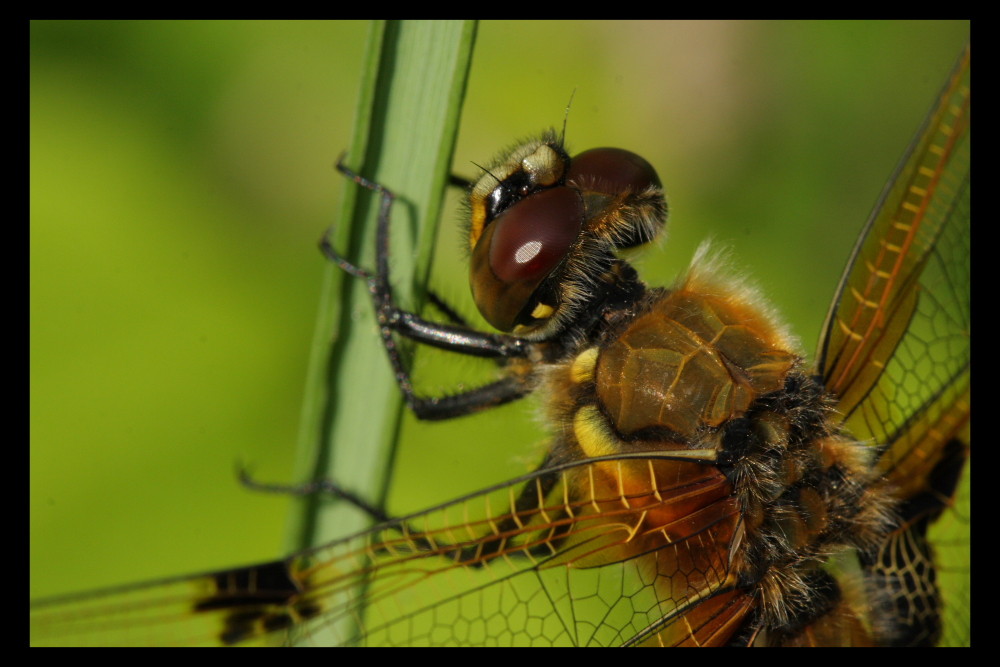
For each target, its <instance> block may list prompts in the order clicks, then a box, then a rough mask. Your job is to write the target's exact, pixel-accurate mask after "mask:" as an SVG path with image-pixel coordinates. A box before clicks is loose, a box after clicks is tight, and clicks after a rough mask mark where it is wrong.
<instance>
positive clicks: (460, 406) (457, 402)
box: [320, 161, 529, 420]
mask: <svg viewBox="0 0 1000 667" xmlns="http://www.w3.org/2000/svg"><path fill="white" fill-rule="evenodd" d="M337 170H338V171H340V172H341V173H343V174H344V175H345V176H347V177H348V178H350V179H351V180H353V181H354V182H355V183H357V184H358V185H360V186H362V187H364V188H366V189H369V190H371V191H373V192H376V193H378V194H379V212H378V221H377V226H376V243H375V246H376V251H375V252H376V257H375V265H376V270H375V271H374V272H372V271H369V270H367V269H364V268H362V267H360V266H357V265H356V264H354V263H353V262H351V261H350V260H348V259H347V258H346V257H344V256H343V255H341V254H340V253H339V252H337V250H336V249H335V248H334V247H333V243H332V241H331V236H332V231H333V228H332V227H331V228H330V229H329V230H327V233H326V234H324V236H323V238H322V240H321V241H320V249H321V250H322V252H323V254H324V255H325V256H326V257H327V258H329V259H330V260H331V261H332V262H334V263H335V264H337V266H339V267H340V268H341V269H343V270H344V271H346V272H347V273H349V274H351V275H353V276H355V277H357V278H361V279H363V280H364V281H365V283H366V285H367V288H368V292H369V293H370V294H371V296H372V302H373V303H374V305H375V312H376V318H377V320H378V324H379V334H380V335H381V337H382V344H383V346H384V347H385V349H386V354H387V355H388V357H389V362H390V364H391V366H392V369H393V375H394V376H395V378H396V382H397V384H398V385H399V388H400V390H401V391H402V392H403V396H404V398H405V400H406V403H407V405H408V406H409V407H410V409H411V410H413V412H414V414H416V416H417V417H418V418H420V419H427V420H436V419H450V418H453V417H458V416H462V415H466V414H471V413H473V412H477V411H479V410H483V409H486V408H490V407H494V406H496V405H501V404H503V403H507V402H509V401H513V400H516V399H518V398H520V397H522V396H524V395H525V394H527V393H528V392H529V387H528V386H527V385H526V383H525V381H524V380H523V379H522V378H519V377H514V376H506V377H503V378H501V379H500V380H497V381H495V382H492V383H489V384H486V385H484V386H482V387H477V388H474V389H470V390H464V391H461V392H458V393H455V394H452V395H448V396H443V397H421V396H417V395H416V392H415V391H414V389H413V384H412V380H411V377H410V373H409V370H408V369H407V368H406V366H405V364H404V363H403V360H402V356H401V355H400V352H399V349H398V347H397V344H396V341H395V339H394V337H393V332H396V333H399V334H400V335H402V336H405V337H407V338H410V339H411V340H414V341H416V342H418V343H424V344H426V345H432V346H434V347H438V348H440V349H443V350H448V351H451V352H457V353H459V354H466V355H470V356H477V357H486V358H493V359H514V358H518V357H524V356H526V354H527V347H528V344H527V343H526V342H525V341H524V340H523V339H520V338H516V337H513V336H506V335H503V334H490V333H483V332H479V331H474V330H472V329H469V328H467V327H466V326H463V325H460V324H452V325H448V324H441V323H437V322H431V321H429V320H425V319H423V318H421V317H420V316H419V315H417V314H415V313H412V312H409V311H405V310H402V309H401V308H399V307H398V306H396V303H395V300H394V298H393V294H392V287H391V285H390V283H389V257H388V255H389V214H390V211H391V208H392V203H393V201H394V200H395V197H396V195H395V194H394V193H393V192H392V191H391V190H389V189H388V188H386V187H384V186H382V185H380V184H378V183H375V182H374V181H370V180H368V179H366V178H365V177H363V176H361V175H360V174H358V173H356V172H354V171H353V170H351V169H350V168H349V167H347V166H346V165H344V164H343V162H342V161H338V163H337ZM432 300H434V303H435V306H436V307H439V308H441V309H442V311H443V312H444V313H445V316H446V317H448V318H449V319H452V320H459V321H461V317H460V316H459V315H458V314H457V313H456V312H455V311H454V310H453V309H451V308H450V307H449V306H447V304H445V303H444V302H443V301H442V300H440V299H439V298H438V297H436V296H433V297H432Z"/></svg>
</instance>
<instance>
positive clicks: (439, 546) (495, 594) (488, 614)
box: [31, 454, 752, 646]
mask: <svg viewBox="0 0 1000 667" xmlns="http://www.w3.org/2000/svg"><path fill="white" fill-rule="evenodd" d="M740 533H741V531H740V521H739V508H738V506H737V504H736V501H735V500H734V499H733V497H732V489H731V487H730V485H729V482H728V481H727V480H726V479H725V477H724V476H723V475H722V474H721V473H719V472H718V471H717V470H716V469H715V468H714V467H713V466H708V465H702V464H698V463H692V462H677V461H672V460H670V458H669V456H667V455H664V454H653V455H636V456H628V457H617V458H615V457H607V458H602V459H592V460H589V461H585V462H579V463H574V464H569V465H565V466H561V467H557V468H550V469H548V470H543V471H539V472H536V473H533V474H532V475H528V476H526V477H523V478H521V479H519V480H515V481H513V482H510V483H507V484H504V485H501V486H498V487H496V488H494V489H491V490H488V491H485V492H482V493H477V494H474V495H471V496H468V497H466V498H464V499H461V500H459V501H456V502H453V503H449V504H446V505H442V506H440V507H437V508H435V509H432V510H430V511H427V512H423V513H419V514H415V515H412V516H410V517H406V518H404V519H400V520H399V521H395V522H393V523H389V524H384V525H382V526H379V527H376V528H375V529H373V530H370V531H367V532H364V533H360V534H358V535H355V536H353V537H349V538H346V539H344V540H339V541H337V542H333V543H331V544H329V545H327V546H325V547H321V548H318V549H315V550H311V551H308V552H304V553H301V554H298V555H296V556H293V557H291V558H289V559H287V560H284V561H276V562H273V563H268V564H264V565H260V566H255V567H248V568H240V569H237V570H231V571H226V572H219V573H214V574H206V575H201V576H197V577H191V578H185V579H176V580H171V581H165V582H160V583H156V584H149V585H140V586H136V587H131V588H122V589H114V590H109V591H104V592H100V593H96V594H90V595H85V596H82V597H77V598H63V599H60V600H54V601H50V602H42V603H38V604H35V605H33V607H32V613H31V630H32V643H34V644H116V645H125V644H129V645H131V644H140V645H150V644H155V645H162V644H185V645H186V644H234V643H279V644H280V643H288V642H300V643H306V644H334V645H359V644H361V645H573V646H582V645H599V646H608V645H619V644H646V645H653V644H656V645H660V644H667V645H683V644H692V645H693V644H703V645H710V644H717V643H724V642H726V641H727V640H729V639H730V637H731V636H732V634H733V632H734V631H735V628H736V627H738V626H739V625H740V621H741V620H742V619H743V617H744V615H745V614H746V613H747V612H748V610H749V609H750V607H751V604H752V601H751V600H750V598H749V596H747V595H746V594H745V593H743V592H740V591H736V590H733V588H732V584H733V582H732V580H731V578H730V575H729V563H730V554H731V553H732V551H733V550H734V549H735V548H736V545H737V544H738V535H739V534H740Z"/></svg>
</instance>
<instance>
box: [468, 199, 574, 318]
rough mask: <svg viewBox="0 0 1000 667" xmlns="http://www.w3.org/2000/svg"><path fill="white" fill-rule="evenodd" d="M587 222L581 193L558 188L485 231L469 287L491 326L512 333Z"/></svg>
mask: <svg viewBox="0 0 1000 667" xmlns="http://www.w3.org/2000/svg"><path fill="white" fill-rule="evenodd" d="M583 217H584V208H583V201H582V200H581V198H580V195H579V193H578V192H577V191H575V190H573V189H571V188H567V187H556V188H551V189H548V190H543V191H541V192H536V193H535V194H532V195H531V196H529V197H526V198H525V199H523V200H521V201H520V202H518V203H517V204H515V205H513V206H511V207H510V208H509V209H507V210H506V211H504V212H503V213H502V214H501V215H500V216H499V217H497V219H496V220H494V221H493V222H492V224H490V225H489V226H488V227H487V228H486V230H485V231H484V233H483V235H482V237H481V238H480V239H479V242H478V243H477V244H476V248H475V250H474V251H473V253H472V265H471V282H472V294H473V296H474V298H475V300H476V306H477V307H478V308H479V311H480V312H481V313H482V314H483V317H485V318H486V320H487V321H488V322H489V323H490V324H492V325H493V326H494V327H496V328H497V329H499V330H501V331H511V330H512V329H513V328H514V325H515V324H517V323H518V322H517V320H518V317H519V316H520V315H521V313H522V311H523V310H524V309H525V308H526V307H527V306H528V304H529V301H530V300H531V296H532V294H533V293H534V292H535V289H536V288H537V287H538V285H539V284H540V283H541V282H542V281H543V280H544V279H545V278H546V277H547V276H548V275H549V274H550V273H552V271H553V269H555V268H556V267H557V266H558V265H559V263H560V262H562V260H563V258H565V257H566V254H567V253H568V252H569V249H570V247H571V246H572V245H573V242H574V241H576V238H577V236H578V235H579V233H580V229H581V227H582V226H583ZM549 305H552V304H549Z"/></svg>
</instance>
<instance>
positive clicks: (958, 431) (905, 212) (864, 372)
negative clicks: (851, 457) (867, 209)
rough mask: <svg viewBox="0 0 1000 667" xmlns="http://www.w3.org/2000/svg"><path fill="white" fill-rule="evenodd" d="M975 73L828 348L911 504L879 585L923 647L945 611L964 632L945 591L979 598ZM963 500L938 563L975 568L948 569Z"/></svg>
mask: <svg viewBox="0 0 1000 667" xmlns="http://www.w3.org/2000/svg"><path fill="white" fill-rule="evenodd" d="M969 73H970V56H969V50H968V49H966V51H965V52H964V53H963V55H962V57H961V59H960V60H959V63H958V64H957V66H956V68H955V70H954V71H953V72H952V75H951V77H950V78H949V80H948V82H947V84H946V86H945V88H944V90H943V92H942V94H941V97H940V99H939V101H938V103H937V104H936V105H935V107H934V108H933V109H932V110H931V113H930V115H929V116H928V118H927V120H926V121H925V123H924V126H923V127H922V128H921V130H920V132H919V133H918V134H917V136H916V138H915V139H914V141H913V144H912V145H911V147H910V149H909V151H908V152H907V154H906V155H905V156H904V158H903V161H902V162H901V163H900V165H899V167H898V168H897V171H896V173H895V175H894V177H893V178H892V179H891V180H890V182H889V184H888V185H887V186H886V188H885V190H884V191H883V193H882V197H881V199H880V201H879V203H878V205H877V206H876V208H875V211H874V213H873V214H872V217H871V218H870V219H869V221H868V223H867V226H866V228H865V231H864V233H863V234H862V236H861V238H860V239H859V241H858V244H857V246H856V247H855V249H854V252H853V254H852V256H851V259H850V261H849V264H848V267H847V270H846V272H845V274H844V277H843V278H842V279H841V283H840V286H839V287H838V290H837V296H836V298H835V299H834V302H833V306H832V308H831V311H830V314H829V315H828V316H827V321H826V324H825V326H824V334H823V337H822V339H821V341H820V348H819V372H820V373H821V375H822V376H823V378H824V382H825V384H826V386H827V388H828V389H829V390H830V391H831V392H832V393H833V394H834V395H836V396H837V397H838V400H839V404H838V408H839V410H840V413H841V415H842V416H843V419H844V422H845V424H846V426H847V428H848V430H849V431H850V432H851V433H852V434H853V436H854V437H856V438H858V439H859V440H862V441H866V442H870V443H871V444H872V445H873V446H874V447H876V448H877V456H878V459H877V464H876V465H877V472H878V473H879V474H880V475H882V476H883V477H884V478H885V479H887V480H888V481H889V482H890V483H891V484H892V486H893V487H894V491H895V493H896V494H897V496H898V497H899V498H900V499H901V501H902V504H901V506H900V508H899V513H900V515H901V519H902V521H901V524H900V526H899V528H898V529H897V530H896V531H895V532H894V533H893V534H892V535H891V536H890V537H889V539H888V540H887V542H886V544H885V545H884V547H883V549H882V552H881V553H880V555H879V562H877V563H875V564H872V569H871V570H870V572H869V573H870V574H871V577H872V578H873V580H877V582H876V584H875V585H877V586H882V587H885V588H887V589H888V588H892V589H893V590H894V592H892V593H888V594H886V596H887V597H889V598H890V599H891V602H889V603H887V608H886V609H883V610H882V611H883V612H884V613H885V614H888V615H889V616H893V617H895V618H896V620H899V619H903V620H899V624H900V625H901V626H902V625H906V624H909V626H908V627H910V628H912V631H913V633H914V636H913V637H912V638H910V640H908V641H913V642H918V641H921V640H920V639H919V637H918V636H917V635H920V636H923V637H924V638H925V639H926V637H927V636H932V635H933V634H934V633H940V631H941V629H940V628H935V627H934V626H935V625H936V624H937V623H938V621H937V620H936V618H937V614H938V613H939V612H938V609H937V607H939V606H940V605H942V604H943V605H945V610H944V611H943V612H941V613H943V614H944V616H945V617H949V615H951V616H950V617H951V618H952V620H951V621H949V623H950V624H951V626H954V625H955V624H956V622H957V619H956V618H955V617H954V610H949V609H948V608H947V605H948V604H954V601H955V600H960V601H964V600H967V597H964V598H963V597H962V595H963V594H962V593H960V592H958V593H950V594H947V595H945V594H943V592H944V590H945V587H946V584H945V582H946V581H948V580H949V579H954V580H955V581H952V582H951V583H948V584H947V587H949V588H950V587H952V586H954V587H956V588H957V589H961V588H964V589H965V591H966V593H965V595H966V596H967V590H968V576H969V573H968V569H967V563H968V553H969V551H968V507H967V500H968V492H967V487H965V488H962V489H960V487H959V480H960V478H961V471H962V468H963V464H964V462H965V459H966V458H967V456H968V452H969V442H970V437H969V413H970V405H969V396H970V385H969V377H970V364H971V360H970V343H969V337H970V326H971V325H970V317H971V306H970V182H969V177H970V158H969V153H970V142H971V123H970V79H969V76H970V74H969ZM956 489H960V490H958V491H956ZM963 499H964V502H965V505H966V506H965V509H964V510H961V508H959V509H960V511H959V512H956V513H954V514H956V515H957V517H959V518H961V520H962V521H964V529H963V528H962V527H961V526H959V527H958V528H956V529H954V530H953V531H952V532H951V533H950V535H949V537H948V538H947V539H940V538H937V539H938V542H939V546H938V547H937V551H938V552H939V553H938V557H941V556H943V555H945V553H946V552H949V551H950V552H952V556H953V557H956V556H957V557H958V558H959V559H960V560H962V561H964V563H965V564H966V565H965V566H964V567H961V566H960V567H953V566H950V565H947V564H946V563H945V561H944V560H943V559H941V558H939V566H937V567H936V566H935V564H934V560H935V555H934V551H935V549H934V548H933V547H931V546H929V542H928V538H927V531H928V527H929V524H931V523H933V522H934V521H935V520H936V519H937V518H938V516H939V515H940V514H942V513H943V511H944V509H945V508H947V507H955V506H956V505H958V504H959V501H961V500H963ZM962 530H964V534H965V536H964V538H963V537H961V534H960V533H961V531H962ZM955 531H958V533H956V532H955ZM932 535H933V533H932ZM963 550H964V558H962V551H963ZM953 575H954V576H953ZM900 582H903V583H900ZM939 589H940V590H939ZM942 600H943V601H942ZM900 632H901V631H900ZM945 632H946V633H947V632H949V629H948V628H945ZM945 641H950V640H948V639H947V636H946V638H945Z"/></svg>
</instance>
